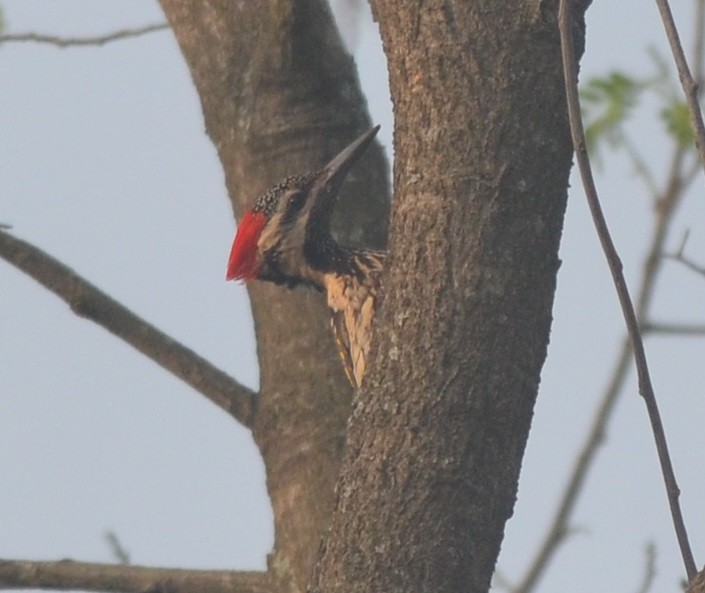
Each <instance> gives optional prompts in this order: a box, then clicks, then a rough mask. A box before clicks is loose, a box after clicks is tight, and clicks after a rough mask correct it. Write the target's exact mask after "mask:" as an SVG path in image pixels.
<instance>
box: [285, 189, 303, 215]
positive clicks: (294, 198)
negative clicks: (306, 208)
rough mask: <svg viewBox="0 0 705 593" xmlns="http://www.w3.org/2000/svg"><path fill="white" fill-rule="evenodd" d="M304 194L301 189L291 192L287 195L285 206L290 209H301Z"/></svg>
mask: <svg viewBox="0 0 705 593" xmlns="http://www.w3.org/2000/svg"><path fill="white" fill-rule="evenodd" d="M305 198H306V194H304V192H302V191H294V192H291V193H290V194H289V195H288V197H287V206H288V208H289V209H291V210H295V211H296V210H301V207H302V206H303V205H304V201H305Z"/></svg>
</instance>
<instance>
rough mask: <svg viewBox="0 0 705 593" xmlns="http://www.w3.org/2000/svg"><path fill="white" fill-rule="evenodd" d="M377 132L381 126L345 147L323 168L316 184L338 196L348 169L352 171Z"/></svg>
mask: <svg viewBox="0 0 705 593" xmlns="http://www.w3.org/2000/svg"><path fill="white" fill-rule="evenodd" d="M377 132H379V126H375V127H374V128H371V129H370V130H368V131H367V132H365V133H364V134H362V136H360V137H359V138H358V139H357V140H355V141H354V142H352V143H351V144H349V145H348V146H347V148H344V149H343V150H342V151H341V152H340V153H339V154H338V156H336V157H335V158H334V159H333V160H332V161H331V162H330V163H328V164H327V165H326V166H325V167H323V169H321V174H320V177H319V178H318V179H317V181H316V186H318V188H320V189H323V188H325V189H326V190H327V192H326V193H328V194H329V195H330V194H333V196H336V195H337V193H338V190H339V189H340V186H341V184H342V183H343V179H345V176H346V175H347V174H348V171H350V169H351V168H352V166H353V165H354V164H355V163H356V162H357V160H358V159H359V158H360V156H361V155H362V153H363V152H365V150H366V149H367V147H368V146H369V145H370V144H371V142H372V140H373V138H374V137H375V136H376V135H377ZM331 190H332V191H331Z"/></svg>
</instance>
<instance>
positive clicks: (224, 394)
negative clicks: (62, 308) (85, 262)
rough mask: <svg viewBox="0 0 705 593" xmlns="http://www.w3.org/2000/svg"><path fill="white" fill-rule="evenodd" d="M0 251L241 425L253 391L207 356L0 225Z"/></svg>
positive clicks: (252, 407)
mask: <svg viewBox="0 0 705 593" xmlns="http://www.w3.org/2000/svg"><path fill="white" fill-rule="evenodd" d="M0 257H2V258H3V259H5V260H6V261H7V262H9V263H11V264H12V265H13V266H15V267H16V268H18V269H20V270H22V271H23V272H24V273H25V274H27V275H28V276H31V277H32V278H34V279H35V280H36V281H37V282H39V283H40V284H41V285H42V286H44V287H45V288H47V289H49V290H50V291H52V292H53V293H54V294H56V295H57V296H58V297H60V298H61V299H63V300H64V301H65V302H66V303H67V304H68V305H69V307H71V310H72V311H73V312H74V313H76V315H78V316H80V317H85V318H86V319H90V320H91V321H94V322H95V323H97V324H98V325H101V326H103V327H104V328H105V329H107V330H108V331H110V332H112V333H113V334H115V335H116V336H117V337H119V338H121V339H122V340H124V341H125V342H127V343H128V344H130V345H131V346H132V347H134V348H135V349H137V350H139V351H140V352H141V353H142V354H144V355H145V356H147V357H148V358H151V359H152V360H153V361H154V362H156V363H157V364H159V365H160V366H162V367H163V368H165V369H166V370H167V371H169V372H171V373H172V374H173V375H175V376H177V377H178V378H179V379H181V380H182V381H185V382H186V383H188V384H189V385H190V386H191V387H193V388H194V389H195V390H196V391H198V392H200V393H201V394H203V395H205V396H206V397H207V398H208V399H209V400H210V401H212V402H213V403H214V404H216V405H217V406H219V407H220V408H222V409H223V410H225V411H226V412H228V413H229V414H230V415H232V416H233V417H234V418H235V419H236V420H238V421H240V422H242V423H243V424H244V425H245V426H250V425H251V421H252V417H253V414H254V410H255V394H254V392H252V391H251V390H250V389H248V388H247V387H245V386H244V385H241V384H240V383H238V382H237V381H236V380H235V379H233V378H232V377H230V376H229V375H227V374H226V373H224V372H223V371H221V370H220V369H218V368H216V367H215V366H213V365H212V364H211V363H210V362H208V361H207V360H205V359H204V358H202V357H201V356H199V355H198V354H196V353H195V352H193V351H192V350H190V349H188V348H186V347H185V346H184V345H183V344H181V343H179V342H177V341H176V340H174V339H172V338H170V337H169V336H167V335H166V334H165V333H163V332H162V331H160V330H158V329H157V328H156V327H154V326H153V325H151V324H149V323H148V322H146V321H145V320H143V319H141V318H140V317H138V316H137V315H135V314H134V313H132V312H131V311H129V310H128V309H126V308H125V307H123V306H122V305H121V304H120V303H118V302H117V301H115V300H114V299H112V298H111V297H109V296H108V295H107V294H105V293H104V292H102V291H101V290H99V289H98V288H96V287H95V286H93V285H92V284H91V283H90V282H88V281H86V280H85V279H83V278H81V277H80V276H79V275H78V274H76V273H75V272H74V271H73V270H71V269H70V268H68V267H67V266H65V265H64V264H62V263H61V262H59V261H58V260H56V259H54V258H53V257H51V256H50V255H48V254H47V253H45V252H44V251H42V250H41V249H38V248H37V247H34V246H33V245H31V244H29V243H27V242H25V241H22V240H21V239H18V238H17V237H14V236H13V235H11V234H9V233H7V232H5V231H2V230H0Z"/></svg>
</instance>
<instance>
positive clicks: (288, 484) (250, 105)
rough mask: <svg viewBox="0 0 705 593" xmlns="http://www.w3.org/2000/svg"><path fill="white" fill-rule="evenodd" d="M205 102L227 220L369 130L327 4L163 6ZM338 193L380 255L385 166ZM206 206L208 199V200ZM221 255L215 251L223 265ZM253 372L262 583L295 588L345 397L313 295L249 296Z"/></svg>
mask: <svg viewBox="0 0 705 593" xmlns="http://www.w3.org/2000/svg"><path fill="white" fill-rule="evenodd" d="M161 6H162V8H163V10H164V13H165V14H166V16H167V18H168V20H169V23H170V25H171V27H172V29H173V31H174V34H175V36H176V39H177V41H178V43H179V46H180V48H181V51H182V53H183V55H184V57H185V59H186V62H187V64H188V66H189V69H190V71H191V75H192V77H193V80H194V83H195V85H196V88H197V90H198V94H199V96H200V98H201V104H202V107H203V114H204V119H205V125H206V130H207V132H208V134H209V136H210V138H211V139H212V141H213V143H214V144H215V146H216V148H217V150H218V154H219V156H220V160H221V162H222V164H223V169H224V171H225V179H226V185H227V188H228V191H229V195H230V197H231V200H232V202H233V207H234V210H235V212H236V213H238V214H239V213H241V212H242V211H243V210H244V207H245V206H247V205H250V204H251V203H252V202H253V201H254V199H255V198H256V197H257V196H258V195H259V194H260V193H262V192H263V191H264V190H265V189H266V188H267V187H268V186H270V185H271V184H273V183H274V182H276V181H278V180H280V179H281V178H283V177H285V176H287V175H291V174H293V173H299V172H304V171H307V170H310V169H313V168H315V167H317V166H319V165H321V164H323V163H324V162H325V161H326V160H327V158H328V157H330V156H332V155H333V154H334V153H335V152H336V151H337V150H339V149H340V148H342V147H343V146H344V145H345V144H346V143H347V141H349V140H351V139H352V138H353V137H354V136H355V135H356V134H357V133H359V132H360V131H362V130H363V129H365V128H367V127H369V126H370V125H371V124H370V122H369V118H368V116H367V114H366V109H365V101H364V99H363V97H362V94H361V92H360V89H359V84H358V81H357V74H356V71H355V68H354V64H353V61H352V59H351V58H350V57H349V56H348V55H347V53H346V52H345V50H344V49H343V47H342V45H341V43H340V41H339V38H338V35H337V32H336V29H335V26H334V24H333V22H332V19H331V15H330V12H329V9H328V6H327V3H326V2H325V1H324V0H271V1H268V2H232V1H231V0H209V1H208V2H203V1H202V0H161ZM357 171H364V173H360V174H358V175H356V176H355V177H354V178H353V179H352V182H351V183H349V184H348V185H347V189H346V190H345V191H346V193H347V198H346V196H345V195H344V196H343V202H342V218H344V219H346V220H348V221H350V220H352V221H353V224H348V225H346V226H345V227H344V228H342V227H341V229H342V230H341V233H342V234H343V238H344V240H346V241H352V242H357V243H368V244H375V245H380V244H382V243H383V242H384V240H385V237H386V226H387V220H388V214H387V212H388V187H387V185H388V184H387V166H386V163H385V161H384V157H383V155H382V151H381V149H379V147H375V148H374V149H373V150H372V151H370V154H369V155H368V156H367V157H366V159H365V160H364V161H363V162H362V163H361V165H360V168H359V169H357ZM204 199H210V198H207V197H204ZM226 256H227V254H225V253H224V257H226ZM249 291H250V299H251V302H252V307H253V313H254V318H255V331H256V335H257V343H258V353H259V361H260V368H261V381H260V383H261V388H260V393H259V397H258V408H257V411H256V416H255V419H254V422H253V433H254V437H255V440H256V442H257V444H258V446H259V448H260V450H261V452H262V455H263V458H264V463H265V466H266V470H267V487H268V490H269V494H270V497H271V501H272V506H273V510H274V520H275V538H276V542H275V547H274V551H273V554H272V555H271V556H270V559H269V569H270V574H271V576H272V577H273V579H274V581H275V582H276V583H277V584H278V585H279V588H280V590H282V591H284V590H292V591H303V590H305V589H306V586H307V585H308V582H309V580H310V576H311V571H312V567H313V564H314V562H315V559H316V552H317V550H318V548H319V544H320V539H321V535H322V533H323V531H324V529H325V528H326V527H327V526H328V525H329V522H330V516H331V512H332V508H333V507H332V504H333V488H334V484H335V481H336V479H337V475H338V471H339V467H340V460H341V456H342V452H343V444H344V433H345V422H346V419H347V416H348V413H349V406H350V393H351V392H350V388H349V386H348V384H347V380H346V379H345V377H344V375H343V372H342V369H341V365H340V362H339V360H338V355H337V353H336V351H335V347H334V345H333V340H332V337H331V333H330V329H329V325H328V313H327V311H326V310H325V307H324V304H323V299H322V297H321V295H318V294H314V293H311V292H307V291H296V292H293V293H292V292H288V291H284V290H282V289H280V288H277V287H272V286H268V285H265V284H260V285H257V284H253V285H251V286H249Z"/></svg>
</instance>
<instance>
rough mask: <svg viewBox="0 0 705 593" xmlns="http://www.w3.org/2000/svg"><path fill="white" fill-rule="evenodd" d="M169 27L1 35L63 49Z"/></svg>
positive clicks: (0, 39) (8, 39)
mask: <svg viewBox="0 0 705 593" xmlns="http://www.w3.org/2000/svg"><path fill="white" fill-rule="evenodd" d="M168 28H169V25H168V24H167V23H156V24H153V25H145V26H144V27H136V28H134V29H120V30H119V31H114V32H112V33H108V34H107V35H101V36H98V37H58V36H56V35H43V34H41V33H10V34H7V35H0V43H6V42H24V43H27V42H33V43H46V44H49V45H54V46H56V47H59V48H61V49H66V48H67V47H85V46H102V45H105V44H107V43H111V42H113V41H121V40H123V39H131V38H134V37H140V36H142V35H147V34H148V33H154V32H156V31H164V30H165V29H168Z"/></svg>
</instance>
